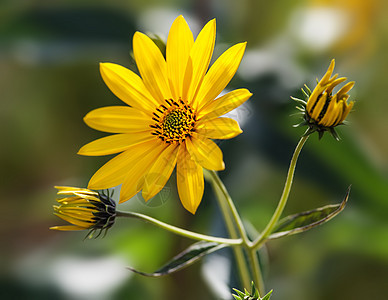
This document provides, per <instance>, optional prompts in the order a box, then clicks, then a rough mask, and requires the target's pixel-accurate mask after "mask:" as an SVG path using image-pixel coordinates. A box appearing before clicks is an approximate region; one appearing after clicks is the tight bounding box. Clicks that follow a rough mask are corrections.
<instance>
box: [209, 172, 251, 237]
mask: <svg viewBox="0 0 388 300" xmlns="http://www.w3.org/2000/svg"><path fill="white" fill-rule="evenodd" d="M209 173H210V175H211V177H212V181H213V182H214V184H215V185H217V187H218V189H219V190H220V192H221V193H222V196H223V198H224V199H225V200H226V203H227V204H228V207H229V211H230V213H231V214H232V217H233V220H234V224H235V225H236V227H237V230H238V232H239V234H240V236H241V238H242V239H243V241H244V244H246V245H249V244H250V241H249V239H248V236H247V233H246V231H245V228H244V224H243V222H242V220H241V218H240V216H239V214H238V212H237V209H236V206H235V205H234V203H233V200H232V198H231V197H230V195H229V193H228V191H227V189H226V187H225V185H224V184H223V182H222V181H221V179H220V177H219V176H218V174H217V172H216V171H210V170H209Z"/></svg>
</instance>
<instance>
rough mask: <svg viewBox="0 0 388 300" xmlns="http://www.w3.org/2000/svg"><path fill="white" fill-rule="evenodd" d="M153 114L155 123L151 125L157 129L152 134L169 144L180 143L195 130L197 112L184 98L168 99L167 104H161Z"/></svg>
mask: <svg viewBox="0 0 388 300" xmlns="http://www.w3.org/2000/svg"><path fill="white" fill-rule="evenodd" d="M153 115H154V117H153V118H152V119H153V120H154V121H155V124H152V125H150V127H151V128H154V129H155V131H153V132H152V134H153V135H156V136H158V137H159V138H160V139H161V140H162V141H163V142H165V143H167V144H170V143H178V144H180V143H182V142H183V141H184V140H186V138H188V137H190V136H191V135H192V133H193V132H194V125H195V121H196V117H195V114H194V112H193V110H192V108H191V107H190V106H189V105H188V104H186V103H185V102H184V101H183V100H182V99H179V101H178V102H177V101H175V100H173V99H166V100H165V104H162V105H160V106H159V107H158V108H157V109H156V112H154V113H153Z"/></svg>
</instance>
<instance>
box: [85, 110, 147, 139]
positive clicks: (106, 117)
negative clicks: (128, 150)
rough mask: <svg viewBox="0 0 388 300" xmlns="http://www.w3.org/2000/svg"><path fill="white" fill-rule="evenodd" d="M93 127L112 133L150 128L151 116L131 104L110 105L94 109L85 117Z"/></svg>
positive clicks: (86, 121) (87, 122)
mask: <svg viewBox="0 0 388 300" xmlns="http://www.w3.org/2000/svg"><path fill="white" fill-rule="evenodd" d="M84 122H85V123H86V124H87V125H88V126H89V127H91V128H94V129H96V130H100V131H104V132H111V133H127V132H136V131H145V130H149V129H150V127H149V125H150V124H152V121H151V118H150V117H149V116H147V115H146V114H144V113H143V112H141V111H139V110H138V109H134V108H132V107H129V106H108V107H101V108H97V109H95V110H92V111H91V112H89V113H88V114H87V115H86V116H85V117H84Z"/></svg>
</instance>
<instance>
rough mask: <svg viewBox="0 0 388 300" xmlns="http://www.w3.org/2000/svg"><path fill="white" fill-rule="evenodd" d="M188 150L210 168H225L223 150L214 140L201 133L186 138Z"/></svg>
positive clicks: (198, 160)
mask: <svg viewBox="0 0 388 300" xmlns="http://www.w3.org/2000/svg"><path fill="white" fill-rule="evenodd" d="M186 145H187V150H188V151H189V153H190V155H191V157H192V158H194V160H195V161H196V162H197V163H199V164H200V165H201V166H202V167H204V168H206V169H208V170H216V171H220V170H224V169H225V164H224V161H223V160H222V151H221V149H220V148H219V147H218V146H217V144H216V143H214V142H213V141H212V140H210V139H208V138H204V137H202V136H199V135H193V137H192V138H191V139H187V140H186Z"/></svg>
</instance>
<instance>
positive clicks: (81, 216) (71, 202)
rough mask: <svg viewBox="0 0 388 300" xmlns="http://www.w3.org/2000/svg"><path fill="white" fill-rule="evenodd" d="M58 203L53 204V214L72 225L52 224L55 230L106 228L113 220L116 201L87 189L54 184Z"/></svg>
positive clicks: (101, 229)
mask: <svg viewBox="0 0 388 300" xmlns="http://www.w3.org/2000/svg"><path fill="white" fill-rule="evenodd" d="M55 188H57V189H58V195H60V196H64V197H63V198H60V199H57V201H58V203H59V205H54V215H56V216H58V217H60V218H61V219H63V220H65V221H67V222H69V223H70V224H73V225H65V226H53V227H50V229H55V230H87V229H88V230H90V232H89V234H88V236H89V237H91V236H92V234H93V233H94V232H95V231H96V230H100V233H99V234H101V232H102V231H103V230H104V229H105V230H108V229H109V228H110V227H111V226H112V225H113V224H114V222H115V218H116V203H115V202H114V201H113V200H112V199H111V198H110V197H109V196H106V195H103V194H99V193H97V192H95V191H91V190H89V189H82V188H77V187H66V186H56V187H55Z"/></svg>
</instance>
